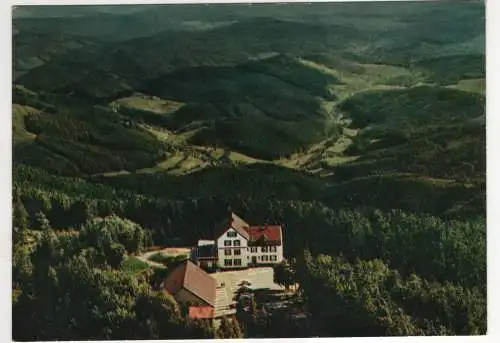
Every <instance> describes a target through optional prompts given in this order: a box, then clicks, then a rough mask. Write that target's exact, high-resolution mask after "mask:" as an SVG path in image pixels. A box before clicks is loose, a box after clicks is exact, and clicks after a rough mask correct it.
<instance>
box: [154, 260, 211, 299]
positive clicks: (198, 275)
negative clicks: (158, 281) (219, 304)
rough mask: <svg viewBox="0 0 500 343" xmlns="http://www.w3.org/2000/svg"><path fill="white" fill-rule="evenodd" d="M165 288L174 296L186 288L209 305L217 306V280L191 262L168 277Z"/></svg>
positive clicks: (187, 261) (185, 263) (182, 265)
mask: <svg viewBox="0 0 500 343" xmlns="http://www.w3.org/2000/svg"><path fill="white" fill-rule="evenodd" d="M164 288H165V290H166V291H167V292H169V293H170V294H172V295H175V294H176V293H177V292H179V291H180V290H181V289H182V288H185V289H187V290H188V291H189V292H191V293H193V294H194V295H196V296H197V297H199V298H200V299H202V300H204V301H206V302H207V303H208V304H209V305H212V306H214V304H215V288H216V281H215V279H214V278H213V277H211V276H210V275H209V274H208V273H206V272H205V271H204V270H203V269H201V268H199V267H198V266H196V265H195V264H194V263H193V262H191V261H189V260H186V261H185V262H183V263H182V264H181V265H179V266H178V267H177V268H175V269H174V270H173V271H172V272H171V273H170V274H169V275H168V276H167V278H166V279H165V282H164Z"/></svg>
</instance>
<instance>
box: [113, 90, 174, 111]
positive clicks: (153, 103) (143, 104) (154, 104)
mask: <svg viewBox="0 0 500 343" xmlns="http://www.w3.org/2000/svg"><path fill="white" fill-rule="evenodd" d="M110 105H111V106H112V107H116V106H119V107H120V106H124V107H128V108H130V109H136V110H142V111H150V112H154V113H157V114H171V113H174V112H175V111H177V110H178V109H179V108H181V107H182V106H184V103H182V102H178V101H173V100H165V99H160V98H158V97H155V96H149V95H144V94H135V95H133V96H130V97H126V98H121V99H118V100H115V101H113V102H112V103H111V104H110Z"/></svg>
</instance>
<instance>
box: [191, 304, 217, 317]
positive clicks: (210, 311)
mask: <svg viewBox="0 0 500 343" xmlns="http://www.w3.org/2000/svg"><path fill="white" fill-rule="evenodd" d="M189 317H191V318H193V319H208V318H213V317H214V308H213V307H212V306H190V307H189Z"/></svg>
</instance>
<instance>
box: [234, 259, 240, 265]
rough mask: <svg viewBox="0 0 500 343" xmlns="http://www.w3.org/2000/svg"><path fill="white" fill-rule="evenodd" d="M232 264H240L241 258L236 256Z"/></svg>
mask: <svg viewBox="0 0 500 343" xmlns="http://www.w3.org/2000/svg"><path fill="white" fill-rule="evenodd" d="M234 265H235V266H241V259H239V258H237V259H235V260H234Z"/></svg>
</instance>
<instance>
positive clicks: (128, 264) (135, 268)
mask: <svg viewBox="0 0 500 343" xmlns="http://www.w3.org/2000/svg"><path fill="white" fill-rule="evenodd" d="M149 268H151V267H150V266H149V265H148V264H147V263H146V262H143V261H141V260H140V259H138V258H137V257H135V256H129V257H127V259H126V260H125V261H124V262H123V264H122V270H123V271H124V272H125V273H127V274H132V275H136V274H139V273H142V272H144V271H145V270H147V269H149Z"/></svg>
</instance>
